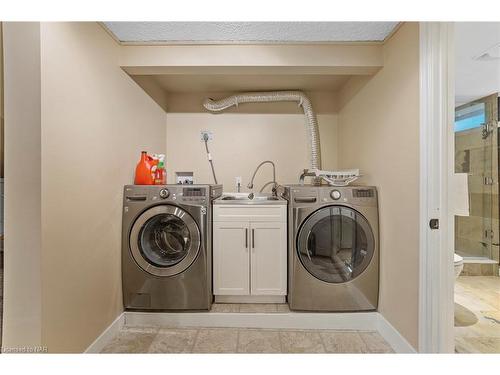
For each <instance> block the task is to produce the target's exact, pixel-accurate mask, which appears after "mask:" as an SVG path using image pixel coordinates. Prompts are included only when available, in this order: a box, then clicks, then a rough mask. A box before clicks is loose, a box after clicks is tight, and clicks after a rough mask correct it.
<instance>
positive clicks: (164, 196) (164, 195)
mask: <svg viewBox="0 0 500 375" xmlns="http://www.w3.org/2000/svg"><path fill="white" fill-rule="evenodd" d="M169 195H170V192H169V191H168V189H161V190H160V198H161V199H167V198H168V196H169Z"/></svg>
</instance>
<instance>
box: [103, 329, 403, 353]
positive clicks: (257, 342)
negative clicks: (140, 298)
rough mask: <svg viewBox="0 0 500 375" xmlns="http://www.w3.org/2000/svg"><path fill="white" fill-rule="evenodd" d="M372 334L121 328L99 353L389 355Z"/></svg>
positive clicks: (386, 347) (389, 349)
mask: <svg viewBox="0 0 500 375" xmlns="http://www.w3.org/2000/svg"><path fill="white" fill-rule="evenodd" d="M392 352H393V350H392V349H391V347H390V346H389V345H388V344H387V343H386V342H385V341H384V339H383V338H382V337H381V336H380V335H379V334H378V333H377V332H371V331H331V330H329V331H327V330H322V331H320V330H271V329H250V328H248V329H247V328H245V329H237V328H138V327H124V328H123V329H122V330H121V331H120V333H119V334H118V335H117V337H115V339H114V340H112V341H111V342H110V343H109V344H108V345H107V346H106V347H105V348H104V349H103V350H102V353H392Z"/></svg>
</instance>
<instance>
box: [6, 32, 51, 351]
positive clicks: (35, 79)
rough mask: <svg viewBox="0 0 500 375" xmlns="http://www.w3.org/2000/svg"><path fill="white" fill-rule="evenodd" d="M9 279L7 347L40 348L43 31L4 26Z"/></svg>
mask: <svg viewBox="0 0 500 375" xmlns="http://www.w3.org/2000/svg"><path fill="white" fill-rule="evenodd" d="M3 26H4V33H3V34H4V35H3V36H4V48H5V53H4V58H5V60H4V61H5V62H4V64H5V65H4V68H5V137H6V142H5V161H6V163H5V227H4V230H5V232H4V233H5V243H4V249H5V250H4V251H5V252H4V257H5V263H4V265H5V275H4V287H5V290H4V300H3V302H4V319H3V330H2V331H3V340H2V347H3V348H4V349H6V348H16V347H23V346H37V345H40V344H41V324H42V323H41V275H40V257H41V223H40V217H41V204H40V200H41V194H40V185H41V173H40V166H41V164H40V155H41V141H40V134H41V129H40V116H41V107H40V26H39V24H38V23H4V25H3Z"/></svg>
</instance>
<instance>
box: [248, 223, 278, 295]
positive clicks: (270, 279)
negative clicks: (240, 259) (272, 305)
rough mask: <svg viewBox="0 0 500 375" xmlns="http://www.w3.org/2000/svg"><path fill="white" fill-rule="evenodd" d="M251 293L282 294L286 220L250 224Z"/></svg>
mask: <svg viewBox="0 0 500 375" xmlns="http://www.w3.org/2000/svg"><path fill="white" fill-rule="evenodd" d="M250 245H251V265H250V269H251V278H250V279H251V284H252V285H251V294H254V295H285V294H286V285H287V274H286V273H287V263H286V262H287V250H286V249H287V244H286V223H281V222H267V223H265V222H263V223H256V222H252V223H250Z"/></svg>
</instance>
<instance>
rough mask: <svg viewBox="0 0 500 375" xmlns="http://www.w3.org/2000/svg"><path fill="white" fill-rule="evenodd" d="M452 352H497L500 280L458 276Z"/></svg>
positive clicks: (499, 338)
mask: <svg viewBox="0 0 500 375" xmlns="http://www.w3.org/2000/svg"><path fill="white" fill-rule="evenodd" d="M455 351H456V352H457V353H500V277H497V276H460V277H459V278H458V279H457V281H456V283H455Z"/></svg>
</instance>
